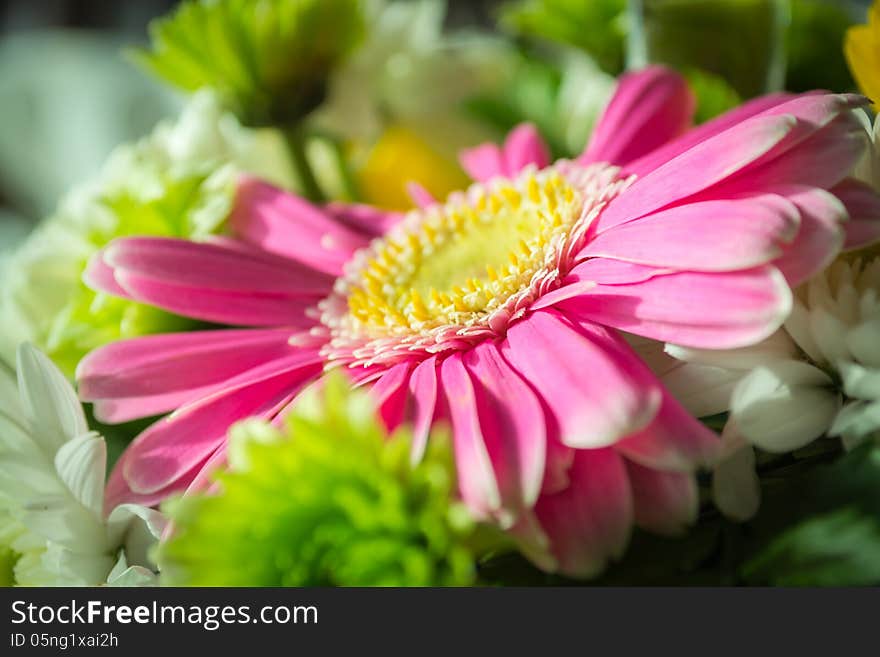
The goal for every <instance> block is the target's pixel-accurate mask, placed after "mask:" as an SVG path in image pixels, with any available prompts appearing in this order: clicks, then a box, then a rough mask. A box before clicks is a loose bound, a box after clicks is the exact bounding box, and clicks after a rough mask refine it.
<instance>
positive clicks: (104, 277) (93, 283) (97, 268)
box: [82, 249, 131, 299]
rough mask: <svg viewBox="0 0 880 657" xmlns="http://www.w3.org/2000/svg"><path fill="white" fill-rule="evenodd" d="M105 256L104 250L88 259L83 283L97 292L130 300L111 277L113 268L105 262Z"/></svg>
mask: <svg viewBox="0 0 880 657" xmlns="http://www.w3.org/2000/svg"><path fill="white" fill-rule="evenodd" d="M105 255H106V249H101V250H100V251H97V252H96V253H94V254H93V255H92V257H91V258H89V262H88V263H87V264H86V268H85V270H84V271H83V274H82V280H83V283H85V284H86V285H88V286H89V287H90V288H92V289H93V290H96V291H98V292H104V293H106V294H110V295H113V296H114V297H121V298H123V299H130V298H131V297H130V296H129V295H128V292H126V291H125V290H124V289H122V287H121V286H120V285H119V283H117V282H116V279H115V278H114V277H113V268H112V267H111V266H110V265H108V264H107V263H106V262H105V260H104V256H105Z"/></svg>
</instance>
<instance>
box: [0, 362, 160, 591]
mask: <svg viewBox="0 0 880 657" xmlns="http://www.w3.org/2000/svg"><path fill="white" fill-rule="evenodd" d="M17 362H18V385H17V386H16V381H15V377H14V375H13V374H12V373H11V372H10V371H8V370H7V369H6V368H5V367H0V518H2V522H3V526H2V528H0V540H4V542H8V547H11V549H12V550H13V552H14V553H16V554H17V555H18V559H17V562H16V565H15V571H14V577H15V582H16V583H17V584H20V585H36V586H94V585H98V584H104V583H107V584H118V585H124V586H131V585H137V584H149V583H154V581H155V574H154V573H153V570H152V568H153V566H152V564H151V563H150V561H149V558H148V556H147V551H148V548H149V547H150V546H151V545H152V544H153V543H155V542H156V541H157V540H158V538H159V536H160V535H161V533H162V530H163V529H164V526H165V519H164V517H163V516H162V514H160V513H159V512H158V511H154V510H152V509H147V508H145V507H141V506H138V505H134V504H124V505H120V506H118V507H116V508H115V509H113V510H112V511H111V512H110V514H109V515H108V516H107V517H106V518H105V516H104V508H103V507H104V477H105V468H106V456H107V455H106V446H105V444H104V439H103V438H102V437H101V436H100V435H98V434H97V433H95V432H94V431H90V430H89V428H88V425H87V424H86V419H85V416H84V415H83V411H82V407H81V406H80V403H79V400H78V399H77V397H76V393H75V392H74V390H73V388H72V387H71V385H70V383H68V381H67V379H65V377H64V375H63V374H62V373H61V372H60V371H59V370H58V369H57V368H56V367H55V366H54V365H53V364H52V362H51V361H50V360H49V359H48V358H47V357H46V356H45V355H43V354H42V353H41V352H39V351H38V350H36V349H35V348H33V347H31V346H30V345H22V346H20V347H19V349H18V353H17Z"/></svg>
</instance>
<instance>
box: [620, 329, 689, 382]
mask: <svg viewBox="0 0 880 657" xmlns="http://www.w3.org/2000/svg"><path fill="white" fill-rule="evenodd" d="M622 335H623V337H624V338H625V339H626V341H627V342H628V343H629V346H630V347H632V348H633V351H635V352H636V353H637V354H638V355H639V357H640V358H641V359H642V360H643V361H645V363H646V364H647V365H648V367H650V368H651V371H652V372H654V374H656V375H657V376H664V375H666V374H667V373H669V372H670V371H671V370H673V369H675V368H676V367H678V366H679V365H681V363H679V362H678V361H677V360H676V359H675V358H672V357H671V356H669V355H667V354H666V353H665V352H664V343H662V342H659V341H658V340H652V339H651V338H643V337H642V336H640V335H630V334H629V333H623V334H622Z"/></svg>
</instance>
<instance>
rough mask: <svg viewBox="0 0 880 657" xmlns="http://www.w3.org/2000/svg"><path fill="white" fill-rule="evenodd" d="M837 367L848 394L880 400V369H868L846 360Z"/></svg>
mask: <svg viewBox="0 0 880 657" xmlns="http://www.w3.org/2000/svg"><path fill="white" fill-rule="evenodd" d="M878 348H880V345H878ZM837 369H838V370H839V371H840V376H841V378H842V379H843V391H844V392H845V393H846V394H847V395H848V396H850V397H856V398H858V399H867V400H869V401H873V400H880V369H867V368H865V367H862V366H861V365H857V364H855V363H849V362H845V361H843V362H840V363H838V364H837Z"/></svg>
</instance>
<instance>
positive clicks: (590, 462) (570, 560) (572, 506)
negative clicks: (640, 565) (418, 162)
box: [534, 448, 633, 577]
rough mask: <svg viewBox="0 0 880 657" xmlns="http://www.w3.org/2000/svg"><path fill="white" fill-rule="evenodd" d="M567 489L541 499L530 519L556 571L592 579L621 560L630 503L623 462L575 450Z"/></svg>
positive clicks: (611, 454)
mask: <svg viewBox="0 0 880 657" xmlns="http://www.w3.org/2000/svg"><path fill="white" fill-rule="evenodd" d="M569 476H570V479H571V484H570V485H569V486H568V488H566V489H565V490H562V491H560V492H558V493H554V494H552V495H542V496H541V498H540V499H539V500H538V502H537V504H536V505H535V510H534V512H535V516H536V517H537V518H538V520H539V522H540V524H541V526H542V527H543V529H544V532H545V533H546V535H547V536H548V537H549V539H550V549H551V551H552V552H553V555H554V556H555V557H556V561H557V563H558V569H559V571H560V572H562V573H563V574H565V575H569V576H573V577H592V576H594V575H597V574H598V573H600V572H601V571H602V570H603V569H604V568H605V566H606V565H607V564H608V562H609V561H610V560H612V559H618V558H620V557H621V556H622V554H623V552H624V550H625V549H626V546H627V543H628V542H629V537H630V532H631V529H632V522H633V501H632V494H631V492H630V486H629V479H628V476H627V472H626V467H625V465H624V462H623V459H622V458H621V457H620V456H618V455H617V453H616V452H615V451H614V450H613V449H608V448H606V449H581V450H576V451H575V455H574V461H573V463H572V465H571V470H570V472H569Z"/></svg>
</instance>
